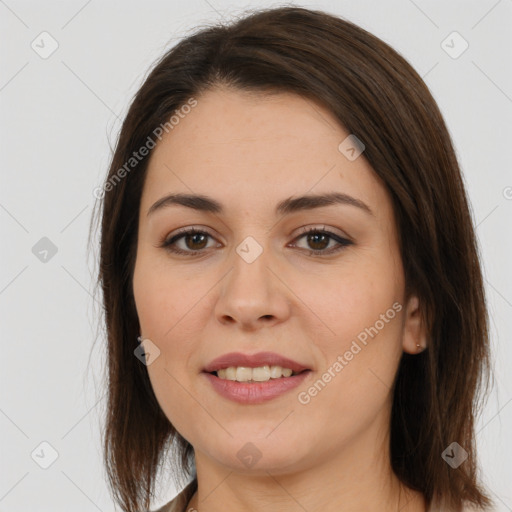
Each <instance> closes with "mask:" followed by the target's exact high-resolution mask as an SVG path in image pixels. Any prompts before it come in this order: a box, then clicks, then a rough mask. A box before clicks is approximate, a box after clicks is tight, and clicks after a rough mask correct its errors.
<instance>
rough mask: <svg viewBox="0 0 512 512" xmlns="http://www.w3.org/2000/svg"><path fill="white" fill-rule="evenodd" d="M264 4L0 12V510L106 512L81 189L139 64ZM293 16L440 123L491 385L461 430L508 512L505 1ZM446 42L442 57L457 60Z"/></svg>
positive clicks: (511, 494) (399, 4)
mask: <svg viewBox="0 0 512 512" xmlns="http://www.w3.org/2000/svg"><path fill="white" fill-rule="evenodd" d="M264 5H268V6H270V5H273V6H277V5H281V4H279V3H277V2H273V3H270V2H257V3H256V2H254V1H253V2H245V3H244V2H238V3H236V2H235V3H233V2H227V1H224V0H209V1H206V0H196V1H194V0H192V1H187V2H178V1H177V0H167V1H152V2H142V1H133V0H131V1H123V2H121V1H100V0H89V1H85V0H73V1H67V2H65V1H48V0H47V1H45V2H36V1H21V0H5V1H4V0H0V39H1V44H0V52H1V53H0V113H1V122H0V151H1V161H2V166H1V173H2V187H1V191H0V221H1V229H2V235H1V236H2V241H3V244H2V247H3V249H2V251H1V269H0V312H1V313H0V314H1V321H2V358H1V381H0V389H1V396H0V428H1V433H2V435H1V437H0V450H1V452H0V461H1V462H0V464H1V477H0V511H3V512H6V511H10V512H21V511H24V512H25V511H27V510H37V511H38V512H46V511H51V512H56V511H68V510H70V509H71V508H73V510H77V511H96V510H100V511H113V510H114V506H113V503H112V501H111V499H110V497H109V494H108V491H107V487H106V484H105V475H104V472H103V468H102V460H101V435H100V433H101V425H102V414H103V407H104V403H105V400H104V386H103V383H102V368H103V366H104V364H105V361H104V357H103V349H102V347H103V343H104V340H103V338H102V335H101V333H100V335H99V336H98V327H97V326H98V323H99V311H100V305H99V303H98V302H96V299H97V298H98V296H94V295H93V279H94V274H95V272H96V270H97V265H96V262H95V257H96V253H97V251H96V244H97V240H94V244H93V247H94V249H93V251H92V252H91V253H89V254H88V253H87V237H88V230H89V222H90V217H91V213H92V207H93V205H94V202H95V197H94V196H93V190H94V188H95V187H97V186H98V185H99V184H100V183H101V180H102V177H103V176H104V174H105V173H106V170H107V167H108V163H109V158H110V146H113V145H114V144H115V140H116V136H117V134H118V131H119V128H120V121H121V119H122V118H123V116H124V114H125V113H126V111H127V107H128V105H129V102H130V100H131V98H132V96H133V94H134V93H135V92H136V90H137V88H138V87H139V86H140V84H141V82H142V80H143V78H144V76H145V75H146V73H147V71H148V69H149V67H150V65H151V64H152V63H153V62H154V61H155V59H157V58H158V57H159V56H160V55H162V53H163V52H164V51H165V49H167V48H168V47H169V46H171V45H172V44H174V43H175V42H176V41H177V40H179V39H180V38H181V37H183V36H185V35H187V34H188V33H189V32H190V31H191V30H192V29H193V28H194V27H195V26H197V25H200V24H205V23H209V22H211V21H215V20H218V19H222V18H226V19H228V18H230V17H231V16H232V14H239V13H241V12H242V11H243V10H244V9H245V8H247V7H251V6H253V7H259V6H264ZM297 5H301V6H303V7H311V8H321V9H325V10H327V11H330V12H331V13H334V14H339V15H341V16H343V17H345V18H347V19H349V20H351V21H353V22H355V23H357V24H359V25H360V26H362V27H363V28H365V29H367V30H369V31H370V32H372V33H374V34H375V35H377V36H379V37H380V38H382V39H383V40H384V41H386V42H387V43H389V44H390V45H391V46H392V47H393V48H395V49H396V50H397V51H398V52H400V53H401V54H402V55H403V56H404V57H405V58H406V59H407V60H409V62H410V63H411V64H412V65H413V66H414V67H415V69H416V70H417V71H418V72H419V73H420V74H421V75H422V76H423V77H424V79H425V81H426V82H427V85H428V86H429V87H430V89H431V91H432V93H433V95H434V97H435V98H436V100H437V101H438V103H439V106H440V108H441V111H442V112H443V114H444V116H445V119H446V122H447V125H448V128H449V130H450V133H451V134H452V136H453V140H454V143H455V146H456V149H457V154H458V157H459V160H460V163H461V165H462V169H463V172H464V177H465V180H466V183H467V189H468V192H469V196H470V200H471V203H472V210H473V215H474V220H475V224H476V225H477V235H478V239H479V243H480V247H481V252H482V258H483V264H484V272H485V278H486V289H487V293H488V300H489V310H490V315H491V319H492V320H491V329H492V344H493V360H494V363H495V382H496V385H495V388H494V390H493V392H492V394H491V396H490V399H489V400H488V402H487V406H486V408H485V410H484V413H483V415H482V417H481V418H479V420H478V426H477V430H478V446H479V449H480V458H481V465H482V469H483V478H484V481H485V482H486V484H487V485H488V486H489V487H490V489H491V491H492V493H493V495H494V497H495V499H496V502H497V505H498V507H497V510H499V511H506V510H512V489H511V488H510V486H507V485H506V484H507V483H510V480H508V478H510V474H511V469H512V465H511V462H510V459H511V455H512V440H511V436H510V432H511V431H512V405H511V404H510V402H511V401H512V377H511V375H512V372H510V371H507V369H508V368H507V366H508V365H510V363H511V362H512V344H511V341H512V340H511V338H512V335H511V334H512V321H511V318H512V274H511V272H510V267H509V262H510V261H512V247H511V241H510V234H511V230H510V218H511V213H512V173H511V156H510V144H511V141H512V128H511V126H512V72H511V67H512V58H511V53H512V41H511V39H512V36H511V34H512V30H511V28H512V23H511V22H512V0H500V1H496V0H482V1H453V0H452V1H448V2H447V1H426V0H415V1H412V0H395V1H386V2H377V1H358V2H354V1H341V0H338V1H331V2H327V1H325V2H311V3H307V4H306V3H301V4H297ZM43 31H47V32H48V33H49V34H51V37H52V38H53V39H54V40H56V41H57V43H58V49H57V50H56V51H55V52H54V53H53V54H52V55H50V56H49V57H48V58H42V57H41V56H40V53H37V52H36V51H35V50H34V49H33V48H32V47H31V44H34V45H39V48H38V51H39V52H42V51H43V45H44V50H45V51H48V50H49V49H51V46H50V43H51V41H50V39H48V36H40V34H41V32H43ZM453 31H457V32H458V33H459V34H460V35H461V36H462V37H463V38H464V39H465V40H466V41H467V42H468V44H469V47H468V49H467V50H466V51H465V52H464V53H462V54H461V55H460V56H458V58H453V55H452V56H450V55H449V54H448V53H447V52H446V51H445V49H443V46H442V41H443V40H445V39H446V38H447V36H448V35H449V34H451V33H452V32H453ZM42 37H46V39H44V41H43V42H41V38H42ZM450 40H451V39H448V44H450V45H451V46H453V48H452V49H451V50H450V51H451V52H452V54H453V52H456V51H458V50H460V49H461V48H462V46H461V41H460V40H459V41H458V40H456V39H454V40H453V41H454V42H453V43H450ZM33 41H34V43H33ZM36 47H37V46H36ZM43 237H46V238H47V239H49V240H50V241H51V244H50V243H49V242H48V240H43V241H40V240H41V239H42V238H43ZM37 244H39V245H37ZM34 246H35V249H33V248H34ZM51 247H55V248H56V249H57V252H56V253H55V254H52V251H51ZM45 248H46V250H49V252H48V253H44V250H45ZM54 250H55V249H54ZM41 258H42V259H43V260H44V259H45V261H41ZM507 434H508V435H507ZM42 442H46V443H49V444H50V445H51V447H53V449H54V450H56V452H57V453H58V457H57V459H56V460H55V461H54V462H53V464H52V465H51V466H50V467H48V468H47V469H43V468H42V467H41V466H40V465H41V464H43V465H44V464H48V463H50V462H51V461H52V458H51V457H52V448H50V447H49V446H47V445H42V446H41V445H40V443H42ZM32 454H33V455H32ZM164 487H165V489H164V491H165V492H163V493H162V494H161V495H160V496H159V498H158V500H157V501H156V502H155V506H156V505H158V504H161V503H163V502H165V501H167V500H168V499H170V498H171V497H172V496H173V495H174V494H175V493H176V489H175V488H174V487H173V484H172V482H170V481H169V482H166V483H164Z"/></svg>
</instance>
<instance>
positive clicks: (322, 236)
mask: <svg viewBox="0 0 512 512" xmlns="http://www.w3.org/2000/svg"><path fill="white" fill-rule="evenodd" d="M309 237H310V238H309V241H310V242H311V239H312V238H313V239H316V238H317V237H320V238H324V241H325V238H326V235H325V234H323V233H316V234H313V235H309ZM317 242H318V241H317V240H316V241H315V240H313V244H315V243H317ZM320 244H321V243H320ZM323 248H325V243H324V244H323V245H322V244H321V247H314V249H323Z"/></svg>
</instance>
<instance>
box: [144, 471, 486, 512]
mask: <svg viewBox="0 0 512 512" xmlns="http://www.w3.org/2000/svg"><path fill="white" fill-rule="evenodd" d="M196 490H197V480H196V479H194V480H192V482H190V483H189V484H188V485H187V486H186V487H185V488H184V489H183V491H181V492H180V493H179V494H178V495H177V496H176V497H175V498H173V499H172V500H171V501H170V502H169V503H167V504H165V505H164V506H163V507H161V508H159V509H158V510H155V511H154V512H198V511H196V510H195V509H194V508H191V509H189V510H187V505H188V503H189V501H190V499H191V498H192V496H193V495H194V493H195V492H196ZM463 510H464V512H473V511H477V509H476V508H472V507H470V506H469V505H467V506H465V507H464V509H463ZM428 512H443V511H442V510H441V509H440V508H439V507H438V506H436V505H435V504H432V505H431V506H430V508H429V510H428ZM489 512H492V510H490V511H489Z"/></svg>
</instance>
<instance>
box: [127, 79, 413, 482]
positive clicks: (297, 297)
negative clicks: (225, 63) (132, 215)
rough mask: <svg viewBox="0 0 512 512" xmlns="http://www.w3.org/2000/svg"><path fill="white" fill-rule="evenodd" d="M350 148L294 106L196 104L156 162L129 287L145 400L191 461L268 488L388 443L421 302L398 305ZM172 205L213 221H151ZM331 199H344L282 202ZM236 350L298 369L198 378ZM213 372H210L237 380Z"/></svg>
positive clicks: (386, 249) (389, 247)
mask: <svg viewBox="0 0 512 512" xmlns="http://www.w3.org/2000/svg"><path fill="white" fill-rule="evenodd" d="M187 111H188V110H187ZM349 135H350V134H349V133H348V132H346V131H345V130H344V129H342V128H341V127H340V126H339V124H338V123H337V121H336V119H335V118H334V117H333V116H332V114H330V112H329V111H328V110H326V109H324V108H323V107H321V106H319V105H317V104H316V103H313V102H311V101H309V100H305V99H302V98H300V97H298V96H296V95H293V94H279V95H273V96H267V97H263V96H255V95H252V96H250V95H248V94H247V93H241V92H233V91H231V90H226V89H224V90H215V91H209V92H207V93H206V94H205V95H203V96H201V97H198V98H197V105H196V106H194V107H193V108H191V109H190V112H189V113H187V114H186V115H182V116H181V117H180V119H179V123H178V124H176V125H175V126H174V128H173V129H172V130H171V131H169V133H168V134H166V135H165V136H164V137H163V139H162V140H161V142H159V143H158V145H157V146H156V148H155V149H154V151H153V154H152V156H151V159H150V162H149V167H148V174H147V178H146V181H145V186H144V190H143V194H142V200H141V208H140V216H139V233H138V249H137V259H136V265H135V273H134V279H133V288H134V295H135V302H136V307H137V313H138V317H139V321H140V326H141V335H142V338H143V339H145V340H146V341H145V342H144V343H145V346H146V348H147V349H149V351H150V352H151V353H152V356H150V359H149V362H150V364H148V365H147V371H148V372H149V377H150V379H151V383H152V386H153V389H154V392H155V394H156V397H157V399H158V402H159V404H160V406H161V408H162V410H163V411H164V413H165V414H166V416H167V417H168V419H169V421H170V422H171V423H172V424H173V425H174V426H175V428H176V429H177V430H178V431H179V432H180V434H181V435H182V436H183V437H184V438H185V439H187V440H188V441H189V442H190V443H191V444H192V445H193V447H194V449H195V454H196V460H197V459H198V458H199V457H202V458H204V459H208V460H209V461H210V463H212V462H213V463H218V464H221V465H223V466H225V467H228V468H231V469H236V470H237V471H252V472H255V471H259V470H261V471H265V470H266V471H268V470H272V471H273V472H274V473H276V474H278V473H280V472H289V471H293V470H299V469H305V468H307V467H311V466H312V465H314V464H317V463H319V462H320V461H322V462H323V461H325V460H328V459H332V458H333V457H337V456H338V457H339V456H341V454H344V456H345V457H369V458H370V459H371V457H373V456H374V455H373V454H374V453H375V450H374V448H375V445H376V443H377V444H378V443H382V446H383V447H385V446H386V435H387V431H388V430H387V429H388V421H389V413H390V406H391V398H392V392H391V387H392V384H393V380H394V377H395V374H396V371H397V367H398V363H399V359H400V356H401V354H402V351H403V350H406V351H408V352H415V351H416V343H420V342H421V340H420V337H419V334H418V332H419V331H418V329H419V327H418V326H419V320H418V314H417V311H416V306H417V301H415V300H414V298H413V299H412V300H411V301H410V302H409V304H404V302H403V301H404V284H405V283H404V275H403V268H402V262H401V258H400V254H399V248H398V241H397V232H396V227H395V220H394V217H393V211H392V206H391V201H390V196H389V195H388V192H387V191H386V189H385V187H384V185H383V184H382V182H381V181H380V179H379V178H378V177H377V176H376V175H375V174H374V172H373V171H372V168H371V167H370V165H369V163H368V162H367V161H366V159H365V158H364V152H363V153H362V154H361V155H360V156H359V157H358V156H357V155H358V150H360V149H362V148H361V147H358V146H357V145H356V146H354V143H353V141H351V139H348V140H346V139H347V137H348V136H349ZM351 148H353V149H351ZM170 194H187V195H201V196H205V197H206V196H207V197H208V199H209V200H211V201H215V202H216V203H218V204H219V205H220V207H219V209H217V210H216V211H213V210H214V208H201V207H200V206H205V205H206V202H204V201H203V202H199V201H194V202H192V201H188V206H186V205H184V204H178V203H176V202H171V201H167V202H165V203H163V204H162V203H161V204H160V206H159V207H155V208H154V209H153V210H152V211H151V212H150V211H149V210H150V209H151V207H152V206H153V205H155V203H157V202H159V201H160V200H161V199H162V198H164V197H166V196H169V195H170ZM326 194H338V195H339V196H338V197H339V198H341V199H343V198H344V200H341V201H340V202H332V203H331V204H324V205H323V206H318V205H317V206H316V207H314V205H315V202H314V201H308V200H302V201H295V202H294V200H295V199H297V198H298V197H300V196H313V195H314V196H318V197H320V196H324V195H326ZM290 199H292V202H290ZM283 201H286V205H287V206H286V205H285V206H284V207H282V208H281V209H280V210H279V211H277V212H276V208H277V206H278V205H280V204H281V203H282V202H283ZM194 205H195V207H192V206H194ZM191 228H195V230H196V231H199V233H196V234H195V235H194V234H191V235H188V236H187V235H185V236H181V237H180V238H177V239H175V240H174V243H173V244H172V245H170V246H168V247H167V248H165V247H162V246H161V245H162V242H163V241H171V239H173V237H175V236H176V235H177V234H181V230H184V229H185V230H187V229H191ZM305 229H313V232H312V233H310V234H309V235H308V234H307V232H305ZM325 232H329V233H330V235H327V234H325ZM173 249H177V250H181V251H183V252H184V254H181V253H175V252H172V250H173ZM312 251H316V252H317V253H316V254H315V253H313V252H312ZM148 340H150V342H148ZM155 347H156V348H157V349H158V350H159V353H158V350H156V348H155ZM232 352H237V353H242V354H247V355H253V354H256V353H261V352H272V353H274V354H276V355H277V357H279V356H281V357H284V358H288V359H291V360H293V361H295V362H297V363H299V364H300V365H302V367H304V368H307V369H308V371H306V372H304V373H302V374H300V375H299V376H297V377H294V376H292V377H281V378H280V379H277V378H276V379H274V378H271V379H270V381H268V382H260V383H254V382H249V383H247V382H246V383H241V384H238V383H237V382H234V381H230V380H226V379H222V378H219V376H214V375H212V374H209V373H206V372H205V369H207V367H208V365H209V364H210V362H211V361H213V360H214V359H217V358H219V357H220V356H223V355H224V354H227V353H232ZM151 361H153V362H151ZM276 361H278V360H273V359H269V358H268V357H263V360H261V361H256V362H257V363H258V364H252V366H259V367H264V366H265V364H264V363H265V362H267V363H269V365H268V366H269V368H268V371H270V370H272V368H271V366H278V365H276V364H273V365H272V363H276ZM225 363H226V364H224V365H215V364H214V367H215V366H217V367H222V366H235V367H236V366H244V363H241V362H240V364H234V363H233V361H225ZM235 363H236V361H235ZM245 364H246V367H248V366H251V365H250V364H248V363H245ZM282 366H284V367H287V366H291V363H290V364H288V365H287V364H283V365H282ZM210 369H211V368H210ZM274 371H276V372H278V373H275V374H273V375H274V376H276V375H278V374H279V375H280V373H279V369H274ZM230 372H232V373H230ZM237 372H238V373H237ZM228 374H229V375H231V376H233V375H236V376H237V377H239V378H240V379H243V378H251V377H250V376H251V371H249V373H247V370H244V369H239V370H234V371H233V370H228ZM285 374H286V371H285ZM244 376H245V377H244ZM252 376H253V377H254V380H258V379H265V378H268V372H267V369H266V368H263V369H261V370H256V371H255V372H254V373H252ZM249 386H254V388H249ZM221 388H222V389H224V392H222V391H221ZM355 447H357V450H356V449H354V448H355ZM251 457H252V458H251Z"/></svg>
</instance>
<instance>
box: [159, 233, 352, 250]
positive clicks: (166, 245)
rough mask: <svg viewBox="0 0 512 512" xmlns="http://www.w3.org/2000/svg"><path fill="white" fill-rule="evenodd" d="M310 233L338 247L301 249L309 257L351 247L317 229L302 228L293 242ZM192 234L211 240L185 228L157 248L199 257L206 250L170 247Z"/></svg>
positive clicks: (344, 239)
mask: <svg viewBox="0 0 512 512" xmlns="http://www.w3.org/2000/svg"><path fill="white" fill-rule="evenodd" d="M310 233H320V234H322V235H327V236H328V237H329V238H330V239H333V240H334V241H336V242H337V243H338V244H339V245H338V246H337V247H335V248H331V249H329V250H325V249H324V250H320V249H303V250H306V251H309V253H308V254H309V255H310V256H325V255H330V254H334V253H337V252H340V251H342V250H343V249H345V248H346V247H348V246H349V245H352V244H353V242H352V241H350V240H348V239H346V238H343V237H340V236H339V235H336V234H334V233H332V232H331V231H326V230H325V229H318V228H311V227H310V228H304V229H303V230H302V231H301V233H300V235H298V236H297V237H296V238H295V240H298V239H300V238H302V237H304V236H306V235H308V234H310ZM194 234H203V235H207V236H209V237H211V238H213V237H212V236H211V235H210V234H209V233H208V232H207V231H202V230H198V229H195V228H190V229H187V228H184V229H183V230H182V231H179V232H178V233H177V234H176V235H174V236H173V237H172V238H170V239H168V240H167V239H165V238H164V239H163V240H161V241H160V243H159V245H158V247H160V248H162V249H165V250H166V251H169V252H171V253H174V254H183V255H186V256H190V257H193V256H196V255H201V254H202V253H204V252H205V251H206V250H207V249H200V250H198V251H193V250H189V251H184V250H182V249H177V248H176V247H174V248H173V247H172V246H173V245H174V244H175V243H176V242H177V241H178V240H180V239H181V238H183V237H185V236H187V235H194Z"/></svg>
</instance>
